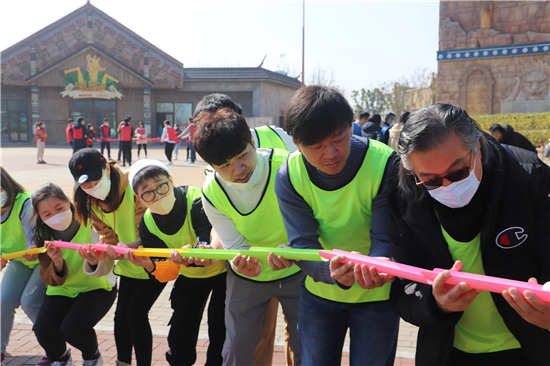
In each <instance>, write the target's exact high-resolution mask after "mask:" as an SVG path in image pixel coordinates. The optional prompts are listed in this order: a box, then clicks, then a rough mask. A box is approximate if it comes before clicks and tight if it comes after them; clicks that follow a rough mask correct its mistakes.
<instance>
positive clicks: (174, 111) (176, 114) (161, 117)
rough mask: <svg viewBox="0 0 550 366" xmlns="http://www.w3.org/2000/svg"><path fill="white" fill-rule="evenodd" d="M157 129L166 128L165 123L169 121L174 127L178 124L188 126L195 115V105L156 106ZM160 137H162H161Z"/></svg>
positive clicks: (169, 104) (168, 104)
mask: <svg viewBox="0 0 550 366" xmlns="http://www.w3.org/2000/svg"><path fill="white" fill-rule="evenodd" d="M156 107H157V108H156V112H157V114H156V118H155V120H156V123H157V129H159V131H161V130H160V129H161V128H163V127H164V121H166V120H168V121H170V122H171V124H172V126H174V125H175V124H176V123H177V124H179V125H180V126H181V125H186V124H187V123H188V121H189V118H191V117H192V115H193V104H191V103H157V105H156ZM159 137H160V136H159Z"/></svg>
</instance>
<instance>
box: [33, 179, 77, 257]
mask: <svg viewBox="0 0 550 366" xmlns="http://www.w3.org/2000/svg"><path fill="white" fill-rule="evenodd" d="M50 197H56V198H59V199H60V200H61V201H63V202H68V203H69V205H70V206H71V212H72V213H73V215H74V206H73V204H72V203H71V201H69V198H68V197H67V196H66V195H65V193H64V192H63V190H62V189H61V188H60V187H59V186H58V185H57V184H55V183H52V182H49V183H46V184H43V185H41V186H40V187H38V188H36V189H35V191H34V192H33V193H32V196H31V202H32V218H33V219H36V224H35V230H34V243H35V244H36V246H37V247H39V248H40V247H43V246H44V240H50V239H51V238H52V236H53V231H52V228H51V227H49V226H48V225H46V223H44V221H43V220H42V218H41V217H40V214H39V213H38V204H39V203H40V202H42V201H44V200H45V199H47V198H50ZM31 220H32V219H31Z"/></svg>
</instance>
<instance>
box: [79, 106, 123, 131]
mask: <svg viewBox="0 0 550 366" xmlns="http://www.w3.org/2000/svg"><path fill="white" fill-rule="evenodd" d="M69 105H70V107H71V117H72V118H74V120H75V121H76V120H77V118H78V117H84V124H85V125H87V124H88V123H91V124H92V125H93V126H94V128H96V129H97V128H99V126H101V124H103V118H107V119H109V123H110V124H111V126H114V127H115V128H116V126H117V119H116V102H115V101H105V100H71V101H70V104H69Z"/></svg>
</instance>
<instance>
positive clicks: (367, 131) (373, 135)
mask: <svg viewBox="0 0 550 366" xmlns="http://www.w3.org/2000/svg"><path fill="white" fill-rule="evenodd" d="M361 136H363V137H366V138H369V139H373V140H378V141H382V142H383V140H384V136H382V129H381V128H380V126H379V125H377V124H376V123H374V122H367V123H365V124H364V125H363V127H361Z"/></svg>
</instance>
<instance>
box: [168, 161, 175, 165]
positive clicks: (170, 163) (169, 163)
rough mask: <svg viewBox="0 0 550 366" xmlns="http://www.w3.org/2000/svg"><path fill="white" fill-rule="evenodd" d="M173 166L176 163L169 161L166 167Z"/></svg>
mask: <svg viewBox="0 0 550 366" xmlns="http://www.w3.org/2000/svg"><path fill="white" fill-rule="evenodd" d="M172 164H174V163H172V162H171V161H169V162H168V164H166V165H172Z"/></svg>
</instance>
